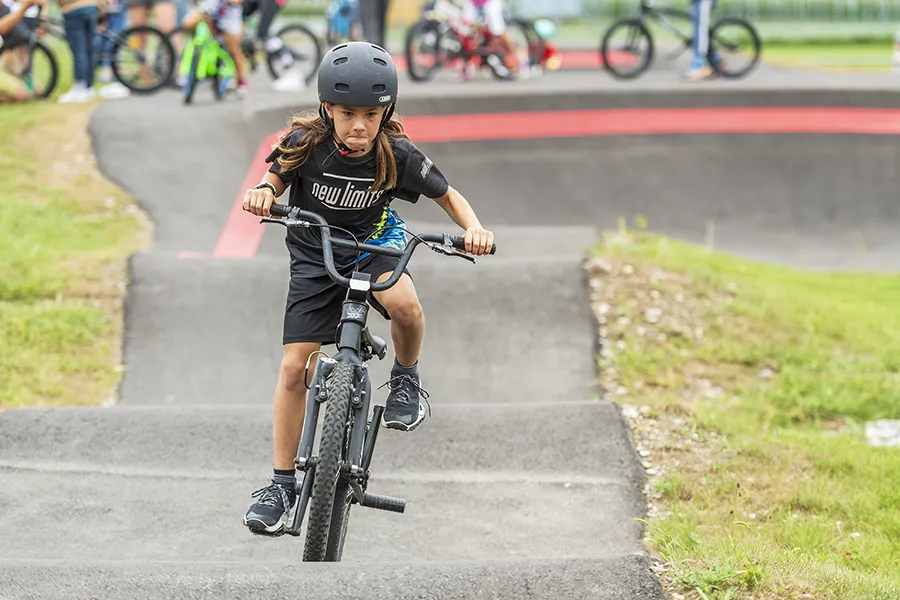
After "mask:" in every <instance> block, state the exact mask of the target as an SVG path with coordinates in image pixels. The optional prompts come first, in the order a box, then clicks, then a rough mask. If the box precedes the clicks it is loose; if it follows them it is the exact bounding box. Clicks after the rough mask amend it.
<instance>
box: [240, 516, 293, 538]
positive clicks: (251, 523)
mask: <svg viewBox="0 0 900 600" xmlns="http://www.w3.org/2000/svg"><path fill="white" fill-rule="evenodd" d="M244 525H246V526H247V528H248V529H250V531H251V532H252V533H255V534H257V535H271V536H277V535H281V534H282V533H284V521H283V520H282V521H279V523H278V524H277V525H271V526H269V525H266V524H265V523H263V522H262V521H259V520H257V519H250V520H247V517H244Z"/></svg>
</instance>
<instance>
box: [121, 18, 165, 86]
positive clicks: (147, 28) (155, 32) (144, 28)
mask: <svg viewBox="0 0 900 600" xmlns="http://www.w3.org/2000/svg"><path fill="white" fill-rule="evenodd" d="M142 32H143V33H145V34H147V36H148V38H149V36H151V35H152V36H155V37H157V38H159V44H160V46H162V47H163V48H164V50H165V52H167V53H168V57H169V58H168V59H167V60H165V62H164V63H163V64H162V65H160V62H159V47H157V51H156V52H157V54H156V60H154V61H153V64H154V65H155V66H156V67H157V68H158V67H160V66H163V68H164V69H165V71H164V73H161V76H160V78H159V81H157V82H156V83H155V84H153V85H151V86H148V87H142V86H136V85H134V84H133V83H129V82H127V81H125V78H124V77H123V76H122V73H121V71H120V70H119V67H120V65H119V52H118V51H119V48H121V47H122V46H126V47H127V46H128V43H127V42H128V38H129V36H131V35H134V34H140V33H142ZM145 44H146V39H145ZM144 58H146V57H144ZM109 62H110V66H112V72H113V75H115V77H116V81H118V82H119V83H121V84H122V85H124V86H125V87H127V88H128V89H129V90H131V91H132V92H135V93H138V94H151V93H153V92H155V91H157V90H159V89H160V88H162V87H163V86H164V85H166V84H167V83H169V81H171V80H172V76H173V74H174V73H175V47H174V46H173V45H172V40H170V39H169V36H167V35H166V34H164V33H163V32H162V31H160V30H159V29H157V28H156V27H153V26H151V25H136V26H134V27H129V28H128V29H126V30H125V31H123V32H122V33H120V34H119V36H118V37H117V39H116V43H115V45H114V46H113V51H112V57H111V58H110V61H109Z"/></svg>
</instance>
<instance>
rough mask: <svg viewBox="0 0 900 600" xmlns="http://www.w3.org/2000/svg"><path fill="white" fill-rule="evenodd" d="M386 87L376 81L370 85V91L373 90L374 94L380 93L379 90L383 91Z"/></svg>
mask: <svg viewBox="0 0 900 600" xmlns="http://www.w3.org/2000/svg"><path fill="white" fill-rule="evenodd" d="M386 89H387V88H386V87H384V84H383V83H376V84H375V85H373V86H372V91H373V92H375V93H376V94H380V93H381V92H383V91H384V90H386Z"/></svg>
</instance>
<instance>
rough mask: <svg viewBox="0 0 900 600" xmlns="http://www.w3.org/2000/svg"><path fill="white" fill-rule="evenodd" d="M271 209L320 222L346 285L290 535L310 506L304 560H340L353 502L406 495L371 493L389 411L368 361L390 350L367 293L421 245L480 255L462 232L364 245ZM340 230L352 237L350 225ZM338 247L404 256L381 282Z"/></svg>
mask: <svg viewBox="0 0 900 600" xmlns="http://www.w3.org/2000/svg"><path fill="white" fill-rule="evenodd" d="M269 212H270V214H271V215H272V217H263V218H261V219H260V222H263V223H278V224H281V225H284V226H285V227H317V228H320V230H321V237H322V255H323V258H324V262H325V269H326V270H327V271H328V275H329V276H330V277H331V279H332V280H334V281H335V282H336V283H338V284H339V285H342V286H344V287H346V288H347V297H346V300H344V302H343V307H342V309H341V320H340V324H339V325H338V328H337V335H336V339H337V344H336V345H337V353H336V354H335V356H333V357H329V356H324V353H321V354H320V356H319V359H318V362H317V363H316V368H315V373H314V375H313V378H312V382H311V383H310V385H309V393H308V397H307V403H306V414H305V415H304V419H303V435H302V437H301V439H300V445H299V448H298V451H297V458H296V461H295V463H296V466H297V469H298V470H299V471H302V472H303V478H302V481H300V482H298V483H297V488H296V493H297V502H296V505H295V506H296V508H295V511H294V516H293V519H292V520H291V523H290V525H289V526H288V527H286V531H287V533H289V534H291V535H294V536H299V535H300V525H301V522H302V521H303V517H304V515H305V513H306V512H307V508H309V515H308V518H307V524H306V543H305V546H304V549H303V560H304V561H317V562H321V561H329V562H337V561H340V560H341V556H342V555H343V551H344V540H345V539H346V536H347V524H348V522H349V519H350V508H351V507H352V506H353V505H354V504H359V505H360V506H365V507H369V508H376V509H380V510H387V511H392V512H397V513H402V512H404V510H405V509H406V500H403V499H402V498H392V497H390V496H380V495H376V494H370V493H369V492H367V491H366V490H367V487H368V483H369V475H370V473H369V465H370V463H371V462H372V456H373V453H374V451H375V441H376V439H377V436H378V430H379V429H380V423H381V415H382V413H383V412H384V406H383V405H377V406H375V407H374V408H373V410H372V417H371V419H370V418H369V409H370V407H371V406H372V386H371V383H370V378H369V371H368V368H367V365H366V363H367V362H368V361H369V360H371V359H372V358H374V357H375V356H377V357H378V358H379V359H383V358H384V356H385V352H386V350H387V343H386V342H385V341H384V340H382V339H381V338H379V337H378V336H376V335H374V334H372V333H371V332H369V329H368V327H367V325H366V321H367V316H368V313H369V305H368V296H369V294H370V293H371V292H380V291H384V290H386V289H388V288H390V287H392V286H394V285H395V284H396V283H397V282H398V281H399V280H400V277H401V276H402V274H403V270H404V269H405V268H406V265H407V263H409V260H410V258H411V257H412V254H413V251H414V250H415V249H416V247H417V246H418V245H419V243H424V244H425V245H427V246H428V247H430V248H431V249H432V250H434V251H435V252H437V253H439V254H444V255H446V256H458V257H460V258H465V259H467V260H469V261H471V262H473V263H474V262H475V257H473V256H470V255H468V254H465V253H463V252H461V251H460V250H463V249H464V248H465V239H464V238H463V237H462V236H453V235H448V234H414V233H408V235H410V236H412V238H411V239H410V241H409V242H408V243H407V244H406V247H405V248H404V249H402V250H400V249H398V248H386V247H382V246H376V245H373V244H365V243H359V242H357V241H356V239H355V238H353V236H352V235H351V236H350V237H349V238H337V237H332V236H331V233H330V229H336V230H341V228H339V227H334V226H333V225H328V223H327V222H326V221H325V219H324V218H322V217H321V216H320V215H318V214H316V213H312V212H307V211H303V210H301V209H300V208H299V207H289V206H286V205H283V204H273V205H272V207H271V208H270V209H269ZM275 217H281V218H275ZM341 231H344V232H346V233H347V234H348V235H350V232H347V231H346V230H341ZM334 246H337V247H339V248H349V249H351V250H356V251H357V256H359V253H361V252H370V253H373V254H382V255H385V256H393V257H396V258H398V259H399V261H398V263H397V267H396V268H395V269H394V272H393V274H392V275H391V277H390V278H389V279H388V280H387V281H384V282H382V283H377V282H373V281H371V278H370V276H369V275H368V274H367V273H362V272H359V271H356V270H354V271H353V272H352V273H351V274H350V276H349V277H346V276H344V275H341V274H340V273H339V272H338V270H337V267H335V264H334V255H333V251H332V248H333V247H334ZM495 251H496V246H494V247H493V248H491V254H493V253H494V252H495ZM357 264H358V263H357ZM304 381H305V378H304ZM320 410H323V411H324V413H325V416H324V418H323V419H322V431H321V436H320V438H319V447H318V453H317V454H316V455H313V444H314V440H315V437H316V429H317V427H318V425H319V423H318V421H319V411H320Z"/></svg>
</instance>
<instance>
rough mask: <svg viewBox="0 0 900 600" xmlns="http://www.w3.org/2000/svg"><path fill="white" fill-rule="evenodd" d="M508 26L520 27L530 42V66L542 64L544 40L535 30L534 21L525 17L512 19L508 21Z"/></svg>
mask: <svg viewBox="0 0 900 600" xmlns="http://www.w3.org/2000/svg"><path fill="white" fill-rule="evenodd" d="M506 25H507V27H508V28H517V29H520V30H521V31H522V33H523V35H524V37H525V41H526V43H527V44H528V66H529V67H535V66H537V65H539V64H540V62H541V57H543V56H544V40H543V38H541V36H539V35H538V34H537V32H536V31H535V30H534V23H533V22H531V21H526V20H525V19H510V20H509V21H507V23H506Z"/></svg>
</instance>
